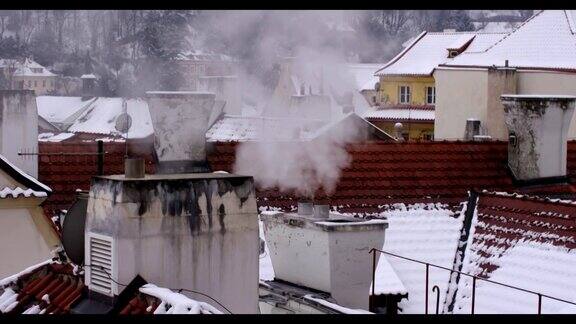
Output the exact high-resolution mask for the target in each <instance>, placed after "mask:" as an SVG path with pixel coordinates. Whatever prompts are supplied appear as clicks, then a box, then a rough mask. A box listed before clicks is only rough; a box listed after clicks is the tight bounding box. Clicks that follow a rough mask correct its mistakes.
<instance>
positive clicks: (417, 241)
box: [377, 204, 463, 314]
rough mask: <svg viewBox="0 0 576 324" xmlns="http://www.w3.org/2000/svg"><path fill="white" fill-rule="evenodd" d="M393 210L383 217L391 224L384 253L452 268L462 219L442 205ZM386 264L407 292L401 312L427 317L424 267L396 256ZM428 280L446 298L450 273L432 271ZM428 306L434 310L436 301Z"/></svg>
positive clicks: (402, 205) (382, 214)
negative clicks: (425, 311)
mask: <svg viewBox="0 0 576 324" xmlns="http://www.w3.org/2000/svg"><path fill="white" fill-rule="evenodd" d="M391 207H392V209H390V210H389V211H385V212H382V213H381V216H383V217H386V218H387V220H388V224H389V226H388V228H387V229H386V238H385V242H384V251H387V252H390V253H394V254H397V255H401V256H403V257H407V258H411V259H416V260H420V261H423V262H428V263H432V264H436V265H440V266H444V267H447V268H452V264H453V262H454V257H455V254H456V249H457V247H458V240H459V237H460V230H461V228H462V221H463V217H462V216H459V217H455V213H454V212H453V211H451V210H449V209H445V208H444V207H443V206H442V205H440V204H436V205H435V204H415V205H408V206H406V205H404V204H395V205H393V206H391ZM387 260H388V262H389V263H390V264H391V265H392V268H393V269H394V270H395V272H396V274H397V275H398V278H399V279H400V280H401V281H402V283H403V284H404V287H405V288H406V290H407V292H408V300H406V299H404V300H402V301H401V302H400V304H399V307H400V308H402V312H403V313H408V314H411V313H424V298H425V289H424V288H425V271H426V269H425V266H424V265H423V264H419V263H416V262H411V261H407V260H403V259H400V258H397V257H394V256H387ZM429 276H430V287H432V286H434V285H438V287H439V288H440V296H441V297H442V298H444V296H445V294H446V288H447V286H448V278H449V277H450V272H449V271H446V270H442V269H436V268H432V267H431V268H430V274H429ZM377 284H378V283H377ZM429 302H430V304H429V309H434V307H435V302H436V301H435V298H429ZM441 302H442V300H441Z"/></svg>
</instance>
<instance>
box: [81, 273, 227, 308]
mask: <svg viewBox="0 0 576 324" xmlns="http://www.w3.org/2000/svg"><path fill="white" fill-rule="evenodd" d="M80 267H91V268H99V269H100V270H102V271H103V272H104V273H105V274H106V276H108V278H110V280H112V281H113V282H114V283H115V284H117V285H120V286H124V287H127V286H128V285H126V284H123V283H121V282H118V281H116V280H114V278H112V276H111V275H110V274H109V273H108V271H106V268H104V267H103V266H101V265H96V264H95V265H90V264H85V265H83V266H80ZM168 289H170V290H176V291H178V292H179V293H180V292H181V291H187V292H190V293H194V294H198V295H202V296H204V297H207V298H209V299H211V300H213V301H214V302H215V303H216V304H218V305H220V306H221V307H222V308H224V309H225V310H226V311H227V312H228V313H230V314H234V313H232V312H231V311H230V310H229V309H228V308H227V307H226V306H224V305H222V303H220V302H219V301H218V300H216V299H215V298H213V297H212V296H210V295H207V294H205V293H203V292H200V291H196V290H191V289H186V288H179V289H174V288H168Z"/></svg>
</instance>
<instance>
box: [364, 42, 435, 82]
mask: <svg viewBox="0 0 576 324" xmlns="http://www.w3.org/2000/svg"><path fill="white" fill-rule="evenodd" d="M426 34H428V32H427V31H423V32H421V33H420V35H418V36H416V39H414V41H412V43H410V45H408V46H406V48H404V50H402V52H400V53H398V55H396V56H394V57H393V58H392V59H391V60H390V61H388V62H387V63H386V64H385V65H384V66H383V67H382V68H381V69H379V70H377V71H376V72H374V76H378V72H380V71H382V70H384V69H385V68H387V67H389V66H390V65H392V64H394V63H396V62H397V61H398V60H399V59H400V58H402V56H404V54H406V53H408V51H409V50H410V49H411V48H412V47H414V45H416V44H417V43H418V42H419V41H420V40H421V39H422V38H424V36H426Z"/></svg>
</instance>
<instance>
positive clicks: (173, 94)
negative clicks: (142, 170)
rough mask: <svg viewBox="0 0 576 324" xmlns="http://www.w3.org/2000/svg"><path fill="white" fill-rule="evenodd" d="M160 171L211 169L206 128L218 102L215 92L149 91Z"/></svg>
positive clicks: (200, 170) (167, 172) (175, 171)
mask: <svg viewBox="0 0 576 324" xmlns="http://www.w3.org/2000/svg"><path fill="white" fill-rule="evenodd" d="M146 95H147V101H148V108H149V109H150V117H151V118H152V124H153V125H154V134H155V141H154V148H155V150H156V156H157V158H158V173H162V174H169V173H188V172H208V171H209V169H208V166H207V163H206V131H207V130H208V126H209V125H208V121H209V119H210V115H211V113H212V109H213V108H214V104H215V97H216V95H215V94H214V93H209V92H192V91H149V92H147V93H146Z"/></svg>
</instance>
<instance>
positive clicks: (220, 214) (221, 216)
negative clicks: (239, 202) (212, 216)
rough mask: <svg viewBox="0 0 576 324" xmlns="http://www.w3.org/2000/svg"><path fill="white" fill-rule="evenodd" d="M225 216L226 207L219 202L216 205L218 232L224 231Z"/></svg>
mask: <svg viewBox="0 0 576 324" xmlns="http://www.w3.org/2000/svg"><path fill="white" fill-rule="evenodd" d="M225 216H226V208H225V207H224V204H220V207H218V222H219V223H220V233H222V234H224V233H226V224H225V223H224V217H225Z"/></svg>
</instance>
